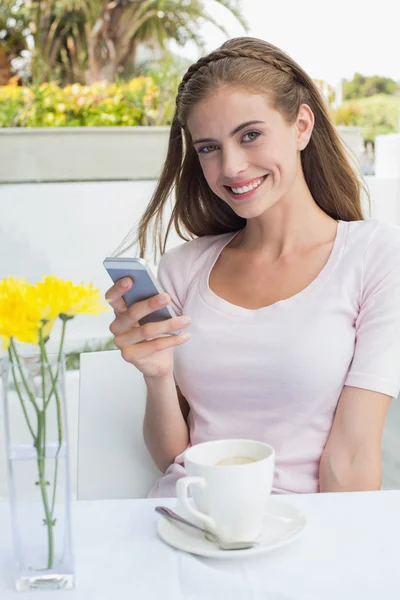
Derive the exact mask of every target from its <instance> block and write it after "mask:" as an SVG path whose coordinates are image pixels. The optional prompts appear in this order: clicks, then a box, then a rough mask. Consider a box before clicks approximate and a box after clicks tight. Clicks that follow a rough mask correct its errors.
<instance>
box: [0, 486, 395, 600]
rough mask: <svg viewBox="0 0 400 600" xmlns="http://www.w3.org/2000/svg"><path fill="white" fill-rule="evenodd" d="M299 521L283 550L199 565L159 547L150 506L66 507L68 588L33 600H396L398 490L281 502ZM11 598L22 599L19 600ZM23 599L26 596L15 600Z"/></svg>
mask: <svg viewBox="0 0 400 600" xmlns="http://www.w3.org/2000/svg"><path fill="white" fill-rule="evenodd" d="M282 501H286V502H290V503H292V504H294V505H296V506H297V507H299V508H300V509H301V510H302V511H303V512H304V513H305V514H306V516H307V520H308V523H307V527H306V529H305V531H304V532H303V533H302V535H301V536H300V537H299V538H298V539H296V540H294V541H293V542H292V543H291V544H289V545H287V546H284V547H282V548H280V549H278V550H275V551H273V552H269V553H266V554H264V555H262V556H259V557H255V558H249V559H246V560H241V561H221V560H211V559H204V558H199V557H196V556H192V555H189V554H185V553H183V552H180V551H177V550H174V549H173V548H170V547H169V546H167V545H165V544H164V543H163V542H161V540H159V538H158V536H157V533H156V521H157V519H158V518H159V517H158V515H157V514H156V513H155V512H154V510H153V509H154V506H156V504H166V505H169V506H173V505H174V504H175V502H176V501H175V500H173V499H172V500H171V499H168V500H155V499H154V500H108V501H95V502H76V503H74V504H73V529H74V540H73V541H74V549H75V561H76V589H75V590H73V591H62V592H60V591H58V592H51V591H47V592H34V593H33V598H35V600H55V599H60V598H66V599H68V600H69V599H71V600H125V599H128V598H129V599H132V600H133V599H135V600H136V599H137V600H200V599H201V600H225V599H226V600H261V599H263V600H267V599H268V600H358V599H359V600H399V598H400V491H380V492H360V493H349V494H310V495H290V496H285V497H283V498H282ZM8 509H9V507H8V504H7V503H2V504H0V598H1V600H11V599H16V598H17V597H18V594H17V593H16V592H14V588H13V582H12V578H11V570H12V553H11V533H10V526H9V510H8ZM19 597H21V596H20V595H19ZM24 597H25V596H24Z"/></svg>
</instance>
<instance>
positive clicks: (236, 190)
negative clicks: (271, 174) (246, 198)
mask: <svg viewBox="0 0 400 600" xmlns="http://www.w3.org/2000/svg"><path fill="white" fill-rule="evenodd" d="M267 177H268V175H263V177H258V179H253V181H252V182H251V183H249V184H247V185H243V186H241V187H235V186H230V185H224V187H225V188H226V189H227V190H229V191H230V192H231V193H232V194H235V196H241V195H242V194H246V193H247V192H252V191H253V190H256V189H257V188H259V187H260V185H261V184H262V183H264V181H265V180H266V178H267Z"/></svg>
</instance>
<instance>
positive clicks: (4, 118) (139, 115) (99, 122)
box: [0, 72, 180, 127]
mask: <svg viewBox="0 0 400 600" xmlns="http://www.w3.org/2000/svg"><path fill="white" fill-rule="evenodd" d="M179 80H180V76H179V74H178V73H175V74H173V75H171V74H168V73H166V72H161V73H159V75H158V77H157V78H156V77H144V76H141V77H135V78H134V79H131V80H130V81H128V82H120V83H112V84H107V83H106V82H97V83H94V84H92V85H90V86H89V85H80V84H78V83H75V84H73V85H70V86H66V87H64V88H61V87H59V86H58V85H57V84H56V83H43V84H41V85H38V86H33V87H18V86H13V85H9V86H1V87H0V127H82V126H89V127H96V126H103V127H105V126H132V125H133V126H135V125H169V124H170V123H171V120H172V116H173V112H174V108H175V95H176V90H177V87H178V83H179Z"/></svg>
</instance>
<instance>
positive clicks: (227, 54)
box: [176, 47, 299, 104]
mask: <svg viewBox="0 0 400 600" xmlns="http://www.w3.org/2000/svg"><path fill="white" fill-rule="evenodd" d="M223 58H251V59H253V60H261V61H262V62H264V63H265V64H267V65H270V66H271V67H274V68H275V69H277V70H278V71H281V72H282V73H286V75H290V76H291V77H292V78H293V79H294V81H296V82H299V79H298V76H297V74H296V73H295V72H294V71H293V69H291V67H289V66H288V65H285V64H284V63H283V62H281V61H279V60H277V59H276V58H274V57H272V56H269V55H268V54H266V53H265V52H259V51H257V50H249V49H245V48H236V49H233V48H224V47H222V48H219V49H218V50H215V51H214V52H211V53H210V54H208V55H207V56H202V57H201V58H199V60H198V61H197V62H195V63H194V64H193V65H191V66H190V67H189V69H188V70H187V71H186V73H185V75H184V76H183V79H182V81H181V83H180V84H179V87H178V95H177V97H176V103H177V104H178V103H179V99H180V96H181V94H182V92H183V90H184V89H185V86H186V84H187V82H188V81H189V80H190V79H191V78H192V77H193V75H194V74H195V73H197V71H199V70H200V69H202V68H203V67H206V66H207V65H208V64H210V63H211V62H216V61H217V60H222V59H223Z"/></svg>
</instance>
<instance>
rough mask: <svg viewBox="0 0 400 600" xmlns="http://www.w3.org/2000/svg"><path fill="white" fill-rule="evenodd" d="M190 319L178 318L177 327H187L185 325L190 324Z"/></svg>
mask: <svg viewBox="0 0 400 600" xmlns="http://www.w3.org/2000/svg"><path fill="white" fill-rule="evenodd" d="M191 320H192V319H191V318H190V317H179V321H178V323H179V325H187V323H190V322H191Z"/></svg>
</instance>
